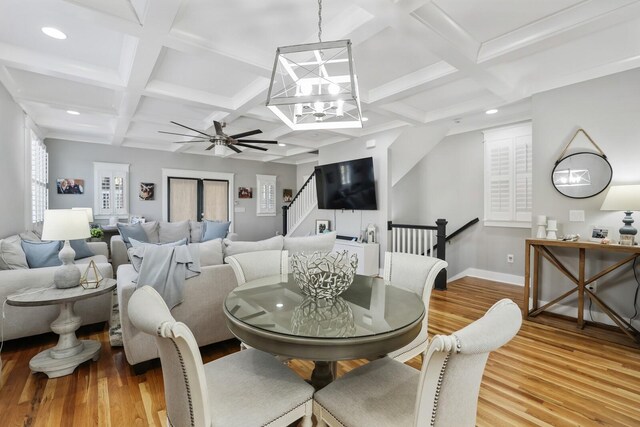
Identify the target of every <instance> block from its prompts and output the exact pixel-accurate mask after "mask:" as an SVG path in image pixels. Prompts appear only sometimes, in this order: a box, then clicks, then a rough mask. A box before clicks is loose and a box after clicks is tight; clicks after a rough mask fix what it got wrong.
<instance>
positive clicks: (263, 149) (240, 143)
mask: <svg viewBox="0 0 640 427" xmlns="http://www.w3.org/2000/svg"><path fill="white" fill-rule="evenodd" d="M236 145H239V146H241V147H247V148H253V149H254V150H260V151H267V149H266V148H262V147H254V146H252V145H248V144H243V143H242V142H238V143H236ZM231 147H232V146H231V145H229V148H231Z"/></svg>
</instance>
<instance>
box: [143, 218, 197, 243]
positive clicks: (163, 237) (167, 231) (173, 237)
mask: <svg viewBox="0 0 640 427" xmlns="http://www.w3.org/2000/svg"><path fill="white" fill-rule="evenodd" d="M189 237H190V235H189V220H184V221H178V222H161V223H160V230H159V238H160V240H159V242H160V243H170V242H175V241H178V240H181V239H185V238H186V239H187V240H188V239H189ZM137 240H139V239H137Z"/></svg>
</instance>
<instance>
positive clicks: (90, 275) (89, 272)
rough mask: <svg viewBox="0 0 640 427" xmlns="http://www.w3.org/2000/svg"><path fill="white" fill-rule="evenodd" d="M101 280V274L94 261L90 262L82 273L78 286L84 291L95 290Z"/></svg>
mask: <svg viewBox="0 0 640 427" xmlns="http://www.w3.org/2000/svg"><path fill="white" fill-rule="evenodd" d="M102 279H103V277H102V274H100V271H99V270H98V267H97V266H96V263H95V261H94V260H91V261H90V262H89V265H87V268H86V269H85V270H84V273H82V277H80V286H82V287H83V288H85V289H95V288H97V287H98V286H100V281H101V280H102Z"/></svg>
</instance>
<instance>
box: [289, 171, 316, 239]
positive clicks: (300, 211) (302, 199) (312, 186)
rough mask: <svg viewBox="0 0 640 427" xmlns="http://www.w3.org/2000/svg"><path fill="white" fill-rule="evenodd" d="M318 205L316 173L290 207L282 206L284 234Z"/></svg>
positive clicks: (303, 186) (301, 189)
mask: <svg viewBox="0 0 640 427" xmlns="http://www.w3.org/2000/svg"><path fill="white" fill-rule="evenodd" d="M317 203H318V196H317V194H316V173H315V171H314V172H313V173H312V174H311V175H310V176H309V178H307V180H306V181H305V182H304V184H302V187H300V190H299V191H298V192H297V193H296V195H295V196H294V197H293V199H291V202H290V203H289V204H288V205H283V206H282V234H283V235H285V236H286V235H287V234H288V233H289V232H290V231H291V230H292V229H293V228H294V227H295V226H296V225H297V224H298V222H300V221H301V220H302V219H304V217H305V216H307V215H308V214H309V211H310V210H311V209H313V207H314V206H315V205H316V204H317Z"/></svg>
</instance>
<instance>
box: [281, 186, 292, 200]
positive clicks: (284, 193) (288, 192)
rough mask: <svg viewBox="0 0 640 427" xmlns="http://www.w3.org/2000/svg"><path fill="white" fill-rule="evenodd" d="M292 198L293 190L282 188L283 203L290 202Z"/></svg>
mask: <svg viewBox="0 0 640 427" xmlns="http://www.w3.org/2000/svg"><path fill="white" fill-rule="evenodd" d="M291 200H293V190H292V189H290V188H285V189H284V190H282V201H283V202H285V203H290V202H291Z"/></svg>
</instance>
